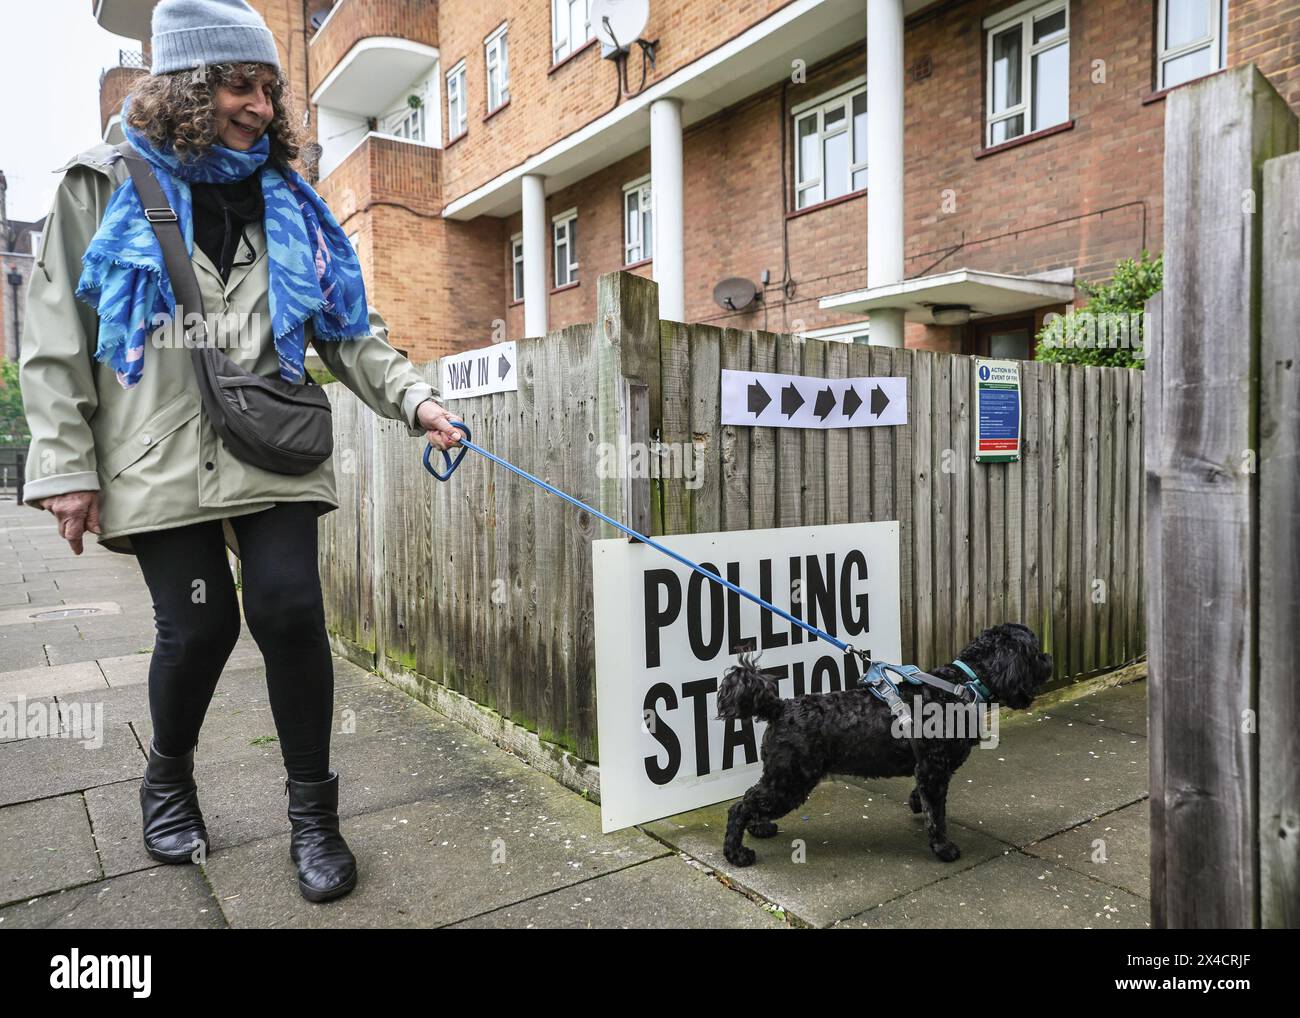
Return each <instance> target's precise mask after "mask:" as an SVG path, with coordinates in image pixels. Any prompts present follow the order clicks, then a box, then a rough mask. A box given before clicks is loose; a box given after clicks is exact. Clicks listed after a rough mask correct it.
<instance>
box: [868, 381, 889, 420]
mask: <svg viewBox="0 0 1300 1018" xmlns="http://www.w3.org/2000/svg"><path fill="white" fill-rule="evenodd" d="M887 406H889V397H888V396H886V395H885V390H884V389H882V388H881V387H880V386H878V385H877V386H876V387H875V388H874V389H872V390H871V413H872V416H874V417H879V416H880V415H881V414H883V413H884V412H885V407H887Z"/></svg>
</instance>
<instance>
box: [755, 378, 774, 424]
mask: <svg viewBox="0 0 1300 1018" xmlns="http://www.w3.org/2000/svg"><path fill="white" fill-rule="evenodd" d="M771 402H772V397H771V396H769V395H768V394H767V390H766V389H764V388H763V387H762V386H761V385H759V384H758V383H757V382H750V383H749V412H750V413H751V414H753V415H754V416H755V417H757V416H758V415H759V414H761V413H762V412H763V411H764V409H766V407H767V405H768V404H769V403H771Z"/></svg>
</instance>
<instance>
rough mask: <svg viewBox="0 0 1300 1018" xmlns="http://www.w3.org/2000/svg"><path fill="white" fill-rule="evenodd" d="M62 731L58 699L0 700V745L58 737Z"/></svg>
mask: <svg viewBox="0 0 1300 1018" xmlns="http://www.w3.org/2000/svg"><path fill="white" fill-rule="evenodd" d="M61 731H62V724H61V720H60V718H59V701H58V698H57V697H53V696H41V697H36V698H34V699H31V700H28V699H26V698H22V697H17V698H15V699H13V700H0V745H3V744H4V743H7V742H18V741H20V740H22V739H40V738H45V737H47V736H51V735H54V736H57V735H59V734H60V732H61Z"/></svg>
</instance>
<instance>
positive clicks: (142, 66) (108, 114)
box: [99, 50, 149, 143]
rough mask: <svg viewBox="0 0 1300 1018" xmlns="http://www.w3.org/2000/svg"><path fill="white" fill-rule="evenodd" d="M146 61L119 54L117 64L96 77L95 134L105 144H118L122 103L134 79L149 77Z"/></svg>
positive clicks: (132, 54) (135, 54) (142, 57)
mask: <svg viewBox="0 0 1300 1018" xmlns="http://www.w3.org/2000/svg"><path fill="white" fill-rule="evenodd" d="M147 60H148V58H147V57H146V56H145V55H144V54H143V53H138V52H133V51H131V50H119V51H118V61H117V64H116V65H115V66H113V67H107V68H105V69H104V72H103V73H102V74H100V76H99V133H100V137H102V138H103V139H104V140H105V141H109V142H113V143H116V142H119V141H121V140H122V129H121V127H119V126H118V119H119V116H120V114H121V112H122V100H123V99H124V98H126V94H127V93H128V92H129V91H131V86H132V85H134V84H135V82H136V79H137V78H139V77H140V76H141V75H144V74H148V73H149V70H148V67H147Z"/></svg>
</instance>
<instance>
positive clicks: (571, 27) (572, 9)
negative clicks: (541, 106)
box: [551, 0, 632, 63]
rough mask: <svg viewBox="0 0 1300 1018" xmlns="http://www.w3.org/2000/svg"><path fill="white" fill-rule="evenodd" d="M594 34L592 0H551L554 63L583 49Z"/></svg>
mask: <svg viewBox="0 0 1300 1018" xmlns="http://www.w3.org/2000/svg"><path fill="white" fill-rule="evenodd" d="M594 34H595V33H594V32H593V31H592V28H591V0H551V61H552V63H559V62H560V61H561V60H563V59H564V58H565V57H567V56H568V55H569V54H570V53H573V52H574V51H576V50H579V49H581V48H582V46H583V44H584V43H585V42H586V41H587V40H588V39H590V38H591V37H592V36H593V35H594ZM631 41H632V40H630V39H629V40H628V42H631Z"/></svg>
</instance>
